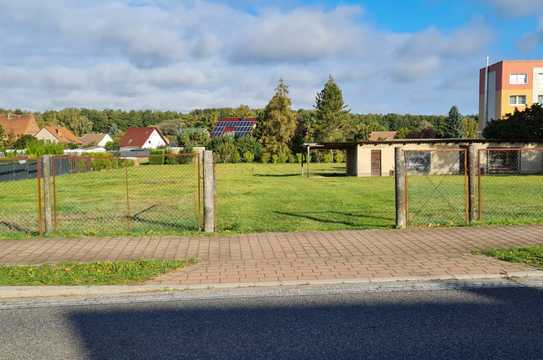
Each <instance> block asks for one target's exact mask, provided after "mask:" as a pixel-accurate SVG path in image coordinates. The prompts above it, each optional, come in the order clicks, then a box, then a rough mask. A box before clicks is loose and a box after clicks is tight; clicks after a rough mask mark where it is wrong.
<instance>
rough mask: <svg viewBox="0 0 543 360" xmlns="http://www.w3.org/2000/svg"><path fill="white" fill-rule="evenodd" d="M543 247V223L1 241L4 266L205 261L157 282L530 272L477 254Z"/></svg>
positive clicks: (203, 282)
mask: <svg viewBox="0 0 543 360" xmlns="http://www.w3.org/2000/svg"><path fill="white" fill-rule="evenodd" d="M530 244H543V226H542V225H529V226H508V227H470V228H467V227H466V228H450V229H411V230H403V231H400V230H367V231H336V232H322V233H321V232H314V233H313V232H311V233H307V232H306V233H266V234H252V235H242V236H232V237H203V236H201V237H192V238H189V237H153V238H137V239H132V238H115V239H94V238H85V239H80V240H24V241H17V240H13V241H0V263H4V264H37V263H45V262H58V261H96V260H118V259H138V258H148V259H174V258H178V259H180V258H189V257H193V256H196V257H198V258H200V260H201V261H200V262H199V263H198V264H197V265H195V266H192V267H189V268H187V269H184V270H181V271H178V272H173V273H170V274H167V275H164V276H162V277H159V278H157V279H155V280H153V281H151V282H150V283H154V284H212V283H213V284H214V283H240V282H241V283H250V282H276V281H289V280H331V279H342V280H346V279H361V278H365V279H376V278H389V277H414V276H440V275H463V274H466V275H467V274H476V275H484V274H504V273H508V272H517V271H526V270H530V268H528V267H526V266H523V265H516V264H509V263H505V262H501V261H497V260H495V259H491V258H487V257H484V256H475V255H472V252H473V250H477V249H485V248H503V247H510V246H522V245H530Z"/></svg>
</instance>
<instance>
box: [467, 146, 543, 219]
mask: <svg viewBox="0 0 543 360" xmlns="http://www.w3.org/2000/svg"><path fill="white" fill-rule="evenodd" d="M478 175H479V176H478V186H477V190H478V212H477V217H478V220H479V221H481V222H484V223H490V224H510V223H514V224H519V223H540V222H542V221H543V148H493V149H481V150H479V153H478Z"/></svg>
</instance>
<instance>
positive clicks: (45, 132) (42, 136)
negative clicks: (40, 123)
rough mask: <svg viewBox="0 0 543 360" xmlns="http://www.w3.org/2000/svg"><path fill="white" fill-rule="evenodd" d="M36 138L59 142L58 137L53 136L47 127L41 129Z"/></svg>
mask: <svg viewBox="0 0 543 360" xmlns="http://www.w3.org/2000/svg"><path fill="white" fill-rule="evenodd" d="M35 137H36V139H38V140H43V141H50V142H52V143H58V139H57V138H56V137H54V136H53V134H51V133H50V132H49V131H48V130H47V129H45V128H43V129H41V130H40V131H39V132H38V133H37V134H36V135H35Z"/></svg>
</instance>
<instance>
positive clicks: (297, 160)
mask: <svg viewBox="0 0 543 360" xmlns="http://www.w3.org/2000/svg"><path fill="white" fill-rule="evenodd" d="M303 161H304V155H303V154H300V153H297V154H296V162H298V164H301V163H302V162H303Z"/></svg>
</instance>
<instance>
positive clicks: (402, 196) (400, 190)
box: [394, 147, 407, 229]
mask: <svg viewBox="0 0 543 360" xmlns="http://www.w3.org/2000/svg"><path fill="white" fill-rule="evenodd" d="M394 176H395V194H396V228H398V229H405V228H406V227H407V201H406V199H407V193H406V191H407V189H406V188H405V177H406V171H405V158H404V152H403V149H402V148H401V147H396V148H395V149H394Z"/></svg>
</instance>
